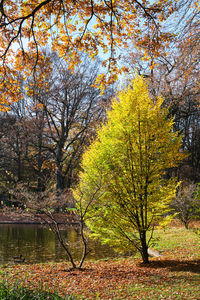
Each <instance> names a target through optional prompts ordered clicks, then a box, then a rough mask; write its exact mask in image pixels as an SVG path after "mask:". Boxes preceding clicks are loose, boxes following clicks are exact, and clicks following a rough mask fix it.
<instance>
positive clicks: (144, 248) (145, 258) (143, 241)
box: [141, 232, 149, 264]
mask: <svg viewBox="0 0 200 300" xmlns="http://www.w3.org/2000/svg"><path fill="white" fill-rule="evenodd" d="M141 244H142V247H141V255H142V260H143V263H144V264H148V263H149V254H148V246H147V242H146V232H142V234H141Z"/></svg>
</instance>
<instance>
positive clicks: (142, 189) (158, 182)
mask: <svg viewBox="0 0 200 300" xmlns="http://www.w3.org/2000/svg"><path fill="white" fill-rule="evenodd" d="M163 101H164V100H163V99H162V98H157V99H154V100H153V99H151V98H150V96H149V92H148V89H147V84H146V83H145V81H144V80H143V78H142V77H139V76H138V77H136V78H135V79H134V80H133V82H132V83H131V85H130V86H129V87H128V88H127V89H126V90H124V91H121V92H120V93H119V95H118V98H117V99H116V100H114V101H113V103H112V107H111V110H110V111H108V112H107V122H106V124H105V125H103V126H102V128H101V129H100V130H99V131H98V134H97V139H96V140H95V141H94V142H93V143H92V144H91V146H90V147H89V148H88V150H87V151H86V152H85V153H84V155H83V161H82V168H83V171H82V173H81V174H80V183H79V186H78V189H81V190H82V194H83V199H82V203H83V204H84V203H85V205H86V206H88V205H89V206H90V209H89V210H88V218H87V220H86V224H87V225H88V226H89V228H90V229H91V231H92V233H93V235H94V236H97V237H100V239H102V240H103V241H104V242H105V243H108V244H110V245H111V246H114V247H115V248H117V249H119V250H124V249H126V250H127V249H135V248H136V249H137V250H139V252H140V253H141V256H142V259H143V262H144V263H148V262H149V258H148V247H149V243H150V240H151V237H152V234H153V229H154V226H155V225H157V224H159V223H161V222H162V221H166V220H167V218H168V217H166V218H165V217H164V216H165V214H166V213H167V212H168V211H169V203H170V202H171V200H172V199H173V198H174V197H175V193H176V186H177V183H176V179H175V178H174V179H173V178H171V179H167V178H166V177H165V174H166V170H167V169H168V168H173V167H175V166H176V165H177V163H178V162H180V161H181V160H182V159H183V158H184V157H185V155H184V154H183V153H180V151H179V148H180V146H181V136H178V135H177V133H176V132H174V131H173V120H172V119H169V118H167V115H168V109H166V108H163V107H162V105H163ZM100 183H101V184H100ZM98 186H99V190H98V192H97V193H96V194H95V196H94V197H93V201H91V202H89V201H88V199H90V197H88V195H90V194H91V191H94V190H97V187H98Z"/></svg>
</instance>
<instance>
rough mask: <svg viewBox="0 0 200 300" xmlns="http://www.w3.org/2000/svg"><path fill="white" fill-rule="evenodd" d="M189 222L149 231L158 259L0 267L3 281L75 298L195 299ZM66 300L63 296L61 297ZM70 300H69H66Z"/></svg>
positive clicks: (199, 259) (198, 256)
mask: <svg viewBox="0 0 200 300" xmlns="http://www.w3.org/2000/svg"><path fill="white" fill-rule="evenodd" d="M193 228H199V223H197V222H195V223H193V226H192V228H191V229H190V230H186V229H185V228H183V227H182V226H181V225H180V224H179V223H174V224H173V226H170V228H168V229H157V230H156V231H155V234H154V236H155V244H154V246H153V247H154V249H157V250H159V251H161V252H162V257H159V258H150V263H149V264H148V265H144V264H143V263H141V258H140V257H139V256H138V257H135V258H132V257H129V258H118V259H105V260H99V261H87V262H85V264H84V265H83V269H82V270H70V264H69V263H68V262H63V263H46V264H31V265H28V264H19V265H4V266H1V268H0V277H1V280H2V281H3V282H6V283H8V284H9V283H12V285H13V284H16V285H22V286H27V287H29V288H31V289H32V288H33V289H42V290H48V291H51V292H54V293H57V294H59V295H60V296H63V297H66V295H73V296H75V297H77V298H76V299H160V300H161V299H162V300H164V299H172V300H173V299H185V300H190V299H191V300H192V299H193V300H198V299H200V238H199V235H198V234H197V233H196V232H195V230H194V229H193ZM65 299H67V298H65ZM68 299H75V298H73V297H72V298H68Z"/></svg>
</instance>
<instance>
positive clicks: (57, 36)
mask: <svg viewBox="0 0 200 300" xmlns="http://www.w3.org/2000/svg"><path fill="white" fill-rule="evenodd" d="M174 2H175V3H176V1H174ZM175 3H174V4H175ZM174 4H172V1H170V0H164V1H159V2H157V1H146V0H141V1H139V0H134V1H133V0H131V1H130V0H129V1H127V0H126V1H124V0H120V1H114V0H109V1H106V0H103V1H98V0H76V1H74V0H64V1H61V0H45V1H39V0H32V1H31V2H30V1H27V0H23V1H19V0H17V1H13V0H9V1H7V0H2V1H1V2H0V58H1V65H2V66H3V68H2V70H1V74H0V75H1V85H0V91H1V94H2V96H1V106H2V108H4V109H5V107H7V105H9V103H10V101H15V100H17V99H19V98H20V90H19V83H18V82H17V70H18V68H19V67H21V66H23V65H25V64H26V63H27V62H26V60H27V57H29V56H30V57H32V58H33V61H34V63H33V67H34V66H36V64H37V63H38V62H39V58H40V55H39V51H40V50H41V48H42V47H44V46H46V45H47V44H48V45H49V46H50V47H51V48H52V50H54V51H57V52H58V53H59V55H60V56H62V57H64V58H66V60H67V61H68V62H69V67H70V68H73V67H74V65H76V64H78V63H79V61H80V58H79V54H80V51H85V52H87V53H88V54H89V56H90V57H92V58H95V57H96V56H97V55H98V54H99V53H101V54H103V55H104V56H105V60H104V63H103V64H104V66H107V67H108V68H109V72H110V73H109V76H108V80H107V82H109V83H110V82H113V80H116V76H117V75H116V74H117V72H118V71H119V72H121V71H120V70H117V67H116V61H117V59H118V58H119V52H118V48H119V47H120V48H124V47H128V45H129V44H130V43H132V42H133V41H134V43H135V44H136V46H138V47H140V46H141V45H145V47H147V48H148V45H151V49H152V51H153V52H154V53H155V55H157V54H156V53H157V52H158V49H159V48H160V46H161V44H162V42H164V43H165V42H166V41H167V40H168V39H169V35H168V34H167V33H166V32H162V31H161V26H160V24H161V23H162V21H163V20H164V19H166V18H167V17H168V16H169V15H170V13H171V12H172V11H173V10H174V9H175V5H174ZM149 31H150V32H151V37H150V36H149V35H148V32H149ZM16 59H17V60H16ZM15 64H16V65H15ZM30 71H32V69H30ZM99 80H100V82H101V83H100V86H102V85H103V84H104V83H105V80H106V75H105V74H102V75H101V76H100V78H99Z"/></svg>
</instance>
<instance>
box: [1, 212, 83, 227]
mask: <svg viewBox="0 0 200 300" xmlns="http://www.w3.org/2000/svg"><path fill="white" fill-rule="evenodd" d="M54 218H55V220H56V222H57V223H58V224H61V225H77V224H78V222H77V220H76V219H75V216H73V215H67V214H61V213H55V214H54ZM45 220H47V217H46V216H45V215H44V214H41V217H40V216H39V215H37V216H33V215H31V214H28V213H17V212H6V213H0V225H6V224H9V225H11V224H24V225H45V224H47V222H45ZM52 223H53V222H52Z"/></svg>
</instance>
